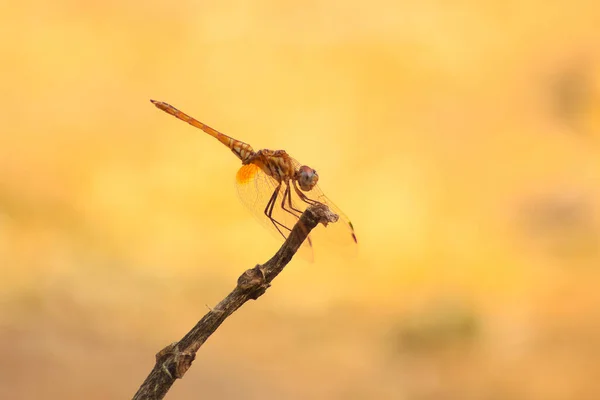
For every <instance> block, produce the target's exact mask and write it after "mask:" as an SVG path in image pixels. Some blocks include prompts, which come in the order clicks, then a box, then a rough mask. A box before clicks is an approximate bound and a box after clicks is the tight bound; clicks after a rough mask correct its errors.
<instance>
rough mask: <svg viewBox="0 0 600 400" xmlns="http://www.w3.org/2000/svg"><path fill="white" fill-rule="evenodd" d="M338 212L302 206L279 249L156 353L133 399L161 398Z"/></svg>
mask: <svg viewBox="0 0 600 400" xmlns="http://www.w3.org/2000/svg"><path fill="white" fill-rule="evenodd" d="M337 220H338V216H337V215H336V214H334V213H332V212H331V211H330V210H329V208H327V206H324V205H321V204H319V205H315V206H311V207H309V208H307V209H306V211H305V212H304V213H303V214H302V216H301V217H300V219H299V221H298V222H297V223H296V225H295V226H294V228H293V229H292V231H291V233H290V235H289V237H288V238H287V240H286V241H285V242H284V243H283V245H282V246H281V248H280V249H279V251H278V252H277V253H276V254H275V255H274V256H273V257H272V258H271V259H270V260H269V261H267V262H266V263H264V264H263V265H257V266H256V267H254V268H252V269H249V270H247V271H245V272H244V273H243V274H242V275H241V276H240V277H239V278H238V281H237V286H236V287H235V288H234V289H233V291H232V292H231V293H229V295H228V296H227V297H225V298H224V299H223V300H222V301H221V302H220V303H219V304H217V305H216V307H215V308H214V309H213V310H211V311H209V312H208V313H207V314H206V315H205V316H204V317H202V319H201V320H200V321H198V323H197V324H196V326H194V327H193V328H192V330H191V331H189V332H188V333H187V334H186V335H185V336H184V337H183V338H182V339H181V340H180V341H179V342H175V343H172V344H170V345H168V346H167V347H165V348H164V349H162V350H161V351H159V352H158V353H157V354H156V364H155V365H154V368H153V369H152V371H151V372H150V374H149V375H148V377H147V378H146V380H145V381H144V383H142V385H141V386H140V388H139V389H138V391H137V393H136V394H135V396H134V397H133V400H159V399H162V398H163V397H164V396H165V395H166V394H167V392H168V391H169V389H170V388H171V386H172V385H173V383H175V379H181V378H183V376H184V375H185V373H186V372H187V370H188V369H189V368H190V366H191V365H192V362H193V361H194V359H195V358H196V352H197V351H198V350H199V349H200V346H202V345H203V344H204V342H206V339H208V337H209V336H210V335H212V334H213V332H214V331H216V330H217V328H218V327H219V326H220V325H221V324H222V323H223V321H225V319H226V318H227V317H229V316H230V315H231V314H233V312H234V311H236V310H237V309H238V308H240V307H241V306H242V305H243V304H244V303H245V302H247V301H248V300H256V299H258V298H259V297H260V296H262V295H263V294H264V293H265V291H266V290H267V288H269V286H271V281H272V280H273V279H275V277H276V276H277V275H279V273H280V272H281V271H283V268H284V267H285V266H286V265H287V264H288V263H289V262H290V261H291V259H292V257H293V256H294V254H295V253H296V251H298V249H299V248H300V246H301V245H302V242H304V240H305V239H306V238H307V237H308V234H309V233H310V231H312V230H313V229H314V228H315V227H316V226H317V225H318V224H319V223H322V224H323V225H325V226H327V224H328V223H330V222H336V221H337Z"/></svg>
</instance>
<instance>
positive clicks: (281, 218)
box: [150, 100, 358, 258]
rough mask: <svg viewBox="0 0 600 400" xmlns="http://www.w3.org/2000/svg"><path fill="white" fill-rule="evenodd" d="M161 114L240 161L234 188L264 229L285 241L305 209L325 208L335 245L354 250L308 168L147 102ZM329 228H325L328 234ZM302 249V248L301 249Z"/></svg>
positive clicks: (343, 220)
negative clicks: (333, 227)
mask: <svg viewBox="0 0 600 400" xmlns="http://www.w3.org/2000/svg"><path fill="white" fill-rule="evenodd" d="M150 101H151V102H152V103H153V104H154V105H155V106H156V107H157V108H159V109H160V110H162V111H164V112H166V113H168V114H171V115H172V116H174V117H176V118H178V119H180V120H182V121H184V122H187V123H188V124H190V125H192V126H194V127H196V128H198V129H201V130H202V131H204V132H205V133H207V134H209V135H210V136H212V137H214V138H215V139H217V140H218V141H219V142H221V143H222V144H224V145H225V146H227V147H228V148H229V149H230V150H231V151H232V152H233V154H235V155H236V156H237V157H238V158H239V159H240V160H241V161H242V167H241V168H240V169H239V170H238V172H237V174H236V187H237V190H238V194H239V198H240V199H241V201H242V203H243V204H244V205H245V206H246V207H247V208H248V209H249V210H250V212H251V213H252V214H254V216H255V217H256V218H257V219H258V220H259V222H261V223H262V224H263V225H264V226H265V227H267V228H268V229H270V230H271V231H272V232H275V233H276V234H277V235H280V236H281V237H283V238H284V239H286V238H287V237H288V236H289V234H290V232H291V230H292V228H293V226H294V224H296V223H297V222H298V219H299V218H300V215H301V214H302V212H303V211H304V210H305V209H306V207H308V206H310V205H315V204H324V205H326V206H327V207H329V209H330V210H331V211H332V212H334V213H335V214H337V215H338V216H339V219H338V222H336V223H335V225H338V226H341V227H342V229H341V231H340V232H336V233H335V236H336V237H335V241H336V242H338V243H339V242H341V243H342V244H346V245H351V246H352V247H354V246H355V245H356V244H357V243H358V240H357V238H356V234H355V232H354V227H353V225H352V222H351V221H350V219H349V218H348V217H347V216H346V214H344V213H343V212H342V211H341V210H340V209H339V208H338V207H337V206H336V205H335V204H334V203H333V202H332V201H331V200H329V198H327V197H326V196H325V194H323V191H322V190H321V189H320V188H319V186H318V185H317V182H318V180H319V175H318V174H317V171H315V170H314V169H313V168H310V167H309V166H306V165H302V164H300V163H299V162H298V161H297V160H295V159H294V158H292V157H291V156H290V155H289V154H288V153H287V152H286V151H285V150H268V149H262V150H258V151H254V149H253V148H252V146H250V145H249V144H248V143H244V142H242V141H240V140H237V139H234V138H232V137H230V136H227V135H225V134H223V133H221V132H219V131H217V130H215V129H213V128H211V127H210V126H208V125H206V124H203V123H202V122H200V121H198V120H196V119H195V118H193V117H191V116H189V115H188V114H186V113H184V112H183V111H180V110H178V109H177V108H175V107H173V106H172V105H170V104H168V103H165V102H162V101H157V100H150ZM330 228H331V225H330V226H328V227H327V229H328V230H329V229H330ZM305 244H307V245H308V255H309V257H311V258H312V250H313V242H312V239H311V236H310V235H309V236H308V237H307V241H306V242H305ZM302 247H305V246H304V245H303V246H302Z"/></svg>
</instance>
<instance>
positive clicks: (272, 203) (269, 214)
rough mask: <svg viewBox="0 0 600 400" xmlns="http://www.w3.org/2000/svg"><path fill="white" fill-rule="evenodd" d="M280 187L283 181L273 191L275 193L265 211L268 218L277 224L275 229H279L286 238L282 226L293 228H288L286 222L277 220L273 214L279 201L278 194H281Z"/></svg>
mask: <svg viewBox="0 0 600 400" xmlns="http://www.w3.org/2000/svg"><path fill="white" fill-rule="evenodd" d="M280 188H281V183H280V184H279V185H277V188H275V190H274V191H273V194H272V195H271V198H270V199H269V202H268V203H267V206H266V207H265V211H264V213H265V215H266V216H267V218H269V219H270V220H271V222H272V223H273V225H274V226H275V229H277V231H278V232H279V233H280V234H281V236H283V238H284V239H285V238H286V236H285V235H284V234H283V232H282V231H281V229H280V227H281V228H284V229H286V230H288V231H291V229H290V228H288V227H287V226H285V225H284V224H282V223H281V222H279V221H277V220H276V219H275V218H273V216H272V215H273V207H274V206H275V202H276V201H277V195H278V194H279V189H280Z"/></svg>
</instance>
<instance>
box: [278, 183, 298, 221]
mask: <svg viewBox="0 0 600 400" xmlns="http://www.w3.org/2000/svg"><path fill="white" fill-rule="evenodd" d="M286 200H287V202H288V205H289V207H290V210H288V209H287V208H285V202H286ZM281 208H283V209H284V210H285V211H286V212H288V213H290V214H292V215H293V216H294V217H296V218H300V214H302V211H300V210H298V209H297V208H295V207H294V205H293V204H292V192H291V190H290V185H289V183H288V184H287V185H286V187H285V192H283V198H282V199H281ZM291 210H293V211H295V213H294V212H292V211H291Z"/></svg>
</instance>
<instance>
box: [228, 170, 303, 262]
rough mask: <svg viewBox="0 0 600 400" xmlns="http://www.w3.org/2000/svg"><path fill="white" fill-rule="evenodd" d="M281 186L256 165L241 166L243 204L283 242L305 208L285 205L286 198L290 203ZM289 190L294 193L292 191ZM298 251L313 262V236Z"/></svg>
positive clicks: (239, 187) (238, 184) (239, 178)
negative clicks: (270, 204) (272, 201)
mask: <svg viewBox="0 0 600 400" xmlns="http://www.w3.org/2000/svg"><path fill="white" fill-rule="evenodd" d="M278 186H279V183H278V182H277V181H276V180H275V179H273V178H272V177H270V176H269V175H267V174H266V173H264V171H263V170H262V169H260V167H258V166H256V165H254V164H247V165H244V166H242V167H241V168H240V169H239V170H238V172H237V175H236V188H237V191H238V195H239V198H240V200H241V201H242V203H243V204H244V205H245V206H246V208H248V210H250V212H251V213H252V215H254V217H255V218H256V219H257V220H258V221H259V222H260V223H261V224H262V225H263V226H264V227H265V228H267V229H268V230H269V231H270V232H271V233H273V234H275V235H276V236H277V237H279V238H280V239H283V238H287V237H288V236H289V233H290V231H291V230H292V228H293V227H294V225H295V224H296V222H298V219H299V217H300V215H301V213H302V211H304V209H305V208H306V206H304V207H302V208H299V207H297V208H296V210H293V209H291V208H290V207H289V206H288V203H283V201H284V200H285V199H286V198H287V199H288V200H289V197H285V198H284V195H285V196H287V193H286V185H285V184H282V185H280V186H279V187H278ZM290 189H291V190H292V191H293V188H290ZM273 196H275V199H274V203H273V204H272V209H271V207H269V209H267V205H268V204H269V203H270V200H271V199H272V198H273ZM299 206H302V204H300V205H299ZM268 215H270V218H269V216H268ZM298 252H299V253H300V256H301V257H303V258H305V259H308V260H309V261H312V260H313V251H312V241H311V237H310V236H309V237H308V239H307V240H305V241H304V243H303V244H302V246H301V247H300V249H299V251H298Z"/></svg>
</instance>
